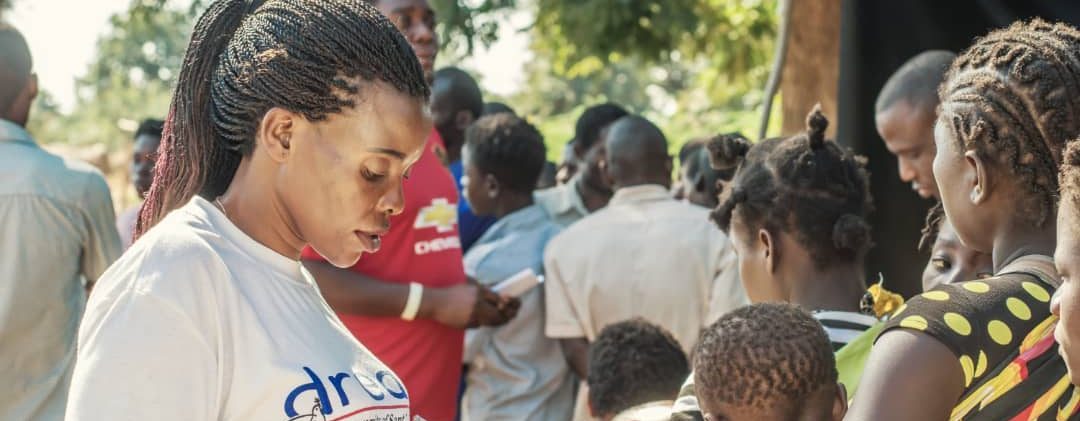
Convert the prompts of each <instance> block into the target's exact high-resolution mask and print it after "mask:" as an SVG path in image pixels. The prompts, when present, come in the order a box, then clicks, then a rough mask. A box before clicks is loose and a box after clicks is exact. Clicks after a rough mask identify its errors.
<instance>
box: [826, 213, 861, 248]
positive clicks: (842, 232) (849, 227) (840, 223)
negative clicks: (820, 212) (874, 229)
mask: <svg viewBox="0 0 1080 421" xmlns="http://www.w3.org/2000/svg"><path fill="white" fill-rule="evenodd" d="M833 245H834V246H836V248H837V249H838V250H848V251H856V252H857V251H862V250H865V249H866V248H868V246H869V245H870V224H867V223H866V220H865V219H863V218H862V217H861V216H857V215H853V214H850V213H847V214H844V215H843V216H841V217H840V219H837V220H836V223H835V224H833Z"/></svg>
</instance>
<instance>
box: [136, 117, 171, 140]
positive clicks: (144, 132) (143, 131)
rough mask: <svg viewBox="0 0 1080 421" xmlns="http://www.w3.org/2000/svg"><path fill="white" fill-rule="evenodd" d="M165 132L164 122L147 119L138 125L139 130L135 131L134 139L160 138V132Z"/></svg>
mask: <svg viewBox="0 0 1080 421" xmlns="http://www.w3.org/2000/svg"><path fill="white" fill-rule="evenodd" d="M164 131H165V122H164V121H162V120H158V119H155V118H148V119H146V120H143V121H142V123H139V128H138V129H136V130H135V136H134V137H133V138H134V139H138V138H139V136H152V137H156V138H161V135H162V132H164Z"/></svg>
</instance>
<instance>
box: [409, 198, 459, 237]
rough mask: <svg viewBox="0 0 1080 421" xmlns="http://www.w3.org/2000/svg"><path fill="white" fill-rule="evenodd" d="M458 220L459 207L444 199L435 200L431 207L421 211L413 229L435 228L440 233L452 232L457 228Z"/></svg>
mask: <svg viewBox="0 0 1080 421" xmlns="http://www.w3.org/2000/svg"><path fill="white" fill-rule="evenodd" d="M457 218H458V214H457V206H454V205H451V204H450V202H449V201H448V200H446V199H443V198H439V199H434V200H432V201H431V206H427V207H424V208H423V209H420V213H419V214H418V215H417V216H416V223H415V224H414V225H413V228H417V229H421V228H435V229H436V230H437V231H438V232H450V231H453V230H454V227H455V226H457Z"/></svg>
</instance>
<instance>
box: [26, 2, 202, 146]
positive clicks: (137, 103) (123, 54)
mask: <svg viewBox="0 0 1080 421" xmlns="http://www.w3.org/2000/svg"><path fill="white" fill-rule="evenodd" d="M197 4H198V2H196V5H197ZM194 13H195V6H192V7H184V8H179V7H175V6H173V5H171V4H170V3H169V2H167V1H166V0H135V1H133V2H132V4H131V6H130V7H129V8H128V10H127V11H125V12H122V13H118V14H116V15H114V16H112V17H111V18H110V19H109V24H108V25H109V28H108V30H107V31H106V33H105V35H104V36H102V37H101V39H100V40H98V43H97V53H96V55H95V56H96V59H95V60H94V61H93V62H92V63H90V65H89V67H88V68H87V70H86V74H85V76H82V77H80V78H78V79H77V80H76V101H75V104H74V106H73V108H72V109H71V111H70V113H68V114H63V113H60V112H59V110H58V109H57V107H55V104H52V103H51V101H50V100H49V98H48V96H47V95H46V96H45V98H42V99H40V100H38V101H37V102H36V103H35V112H36V113H37V116H36V117H35V118H34V120H33V121H34V123H33V126H32V129H34V130H35V133H36V134H37V135H38V137H39V138H41V139H42V140H43V141H61V142H68V143H75V144H99V143H103V144H105V145H107V147H108V148H109V149H110V150H112V149H115V148H116V146H117V145H118V144H121V143H122V142H127V141H129V140H130V138H131V131H132V130H134V128H135V125H136V124H137V122H138V121H139V120H141V119H144V118H150V117H154V118H162V117H163V116H164V115H165V113H166V112H167V111H168V106H169V100H170V97H171V90H172V84H173V81H174V79H175V77H176V73H177V71H178V69H179V67H180V62H181V60H183V53H184V49H185V48H186V45H187V39H188V36H189V33H190V30H191V25H192V17H193V14H194ZM46 116H47V117H48V118H43V117H46Z"/></svg>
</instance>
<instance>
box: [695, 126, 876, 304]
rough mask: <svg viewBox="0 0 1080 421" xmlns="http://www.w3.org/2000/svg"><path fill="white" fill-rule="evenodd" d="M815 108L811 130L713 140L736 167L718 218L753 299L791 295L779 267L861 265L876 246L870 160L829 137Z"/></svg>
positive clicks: (723, 160)
mask: <svg viewBox="0 0 1080 421" xmlns="http://www.w3.org/2000/svg"><path fill="white" fill-rule="evenodd" d="M827 126H828V120H826V119H825V116H823V115H822V114H821V111H820V110H819V109H817V108H815V109H814V111H813V112H811V113H810V115H809V116H808V117H807V131H806V133H803V134H799V135H796V136H793V137H790V138H783V139H768V140H764V141H761V142H759V143H757V144H754V145H751V144H750V143H748V142H746V141H745V140H743V139H739V138H736V137H733V136H719V137H717V138H715V139H713V140H712V141H710V143H709V146H708V147H709V152H710V154H711V158H712V164H713V166H714V167H716V168H720V169H724V168H732V167H737V168H738V169H737V170H736V172H735V176H734V179H733V180H732V181H731V183H730V184H729V185H728V186H727V187H726V188H725V189H724V194H723V197H722V199H721V200H720V206H719V207H718V208H717V209H716V211H715V212H713V219H714V220H715V221H716V222H717V224H718V225H720V228H721V229H723V230H724V231H725V232H727V233H728V234H729V235H730V236H731V238H732V244H733V245H734V247H735V251H736V253H737V254H738V256H739V268H740V274H741V275H742V278H743V285H744V286H745V287H746V290H747V293H748V295H749V297H750V300H751V301H752V302H765V301H784V300H787V299H788V297H786V296H784V294H783V293H782V292H781V290H783V288H782V287H781V286H780V285H779V282H780V281H779V280H778V279H777V275H778V273H781V272H782V271H783V270H787V271H788V272H792V273H807V271H815V270H824V269H827V268H830V267H833V266H837V265H854V266H857V267H859V268H861V266H862V262H863V259H864V257H865V255H866V252H867V250H869V249H870V247H871V241H870V225H869V223H868V222H867V218H868V217H869V214H870V211H871V209H872V205H871V198H870V190H869V187H870V181H869V180H868V178H867V173H866V171H865V168H864V162H865V160H863V159H862V158H860V157H857V156H855V155H854V154H852V153H851V152H850V151H849V150H847V149H846V148H843V147H841V146H840V145H838V144H836V142H831V141H826V140H825V128H826V127H827Z"/></svg>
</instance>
